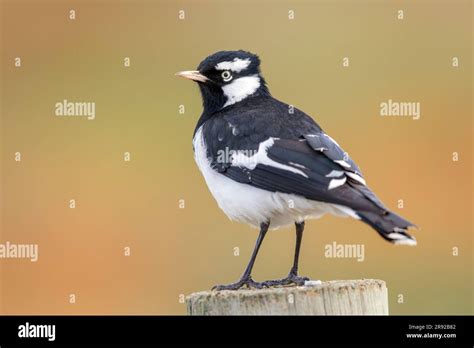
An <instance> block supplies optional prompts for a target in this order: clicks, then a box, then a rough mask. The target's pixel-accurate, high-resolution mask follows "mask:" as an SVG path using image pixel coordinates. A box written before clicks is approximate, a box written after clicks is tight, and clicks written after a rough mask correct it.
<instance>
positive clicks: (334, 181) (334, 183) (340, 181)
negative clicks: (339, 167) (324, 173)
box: [328, 176, 347, 190]
mask: <svg viewBox="0 0 474 348" xmlns="http://www.w3.org/2000/svg"><path fill="white" fill-rule="evenodd" d="M346 180H347V177H345V176H344V177H343V178H342V179H332V180H331V181H330V182H329V186H328V190H332V189H335V188H336V187H339V186H342V185H344V184H345V183H346Z"/></svg>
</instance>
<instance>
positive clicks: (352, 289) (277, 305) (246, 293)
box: [186, 279, 388, 315]
mask: <svg viewBox="0 0 474 348" xmlns="http://www.w3.org/2000/svg"><path fill="white" fill-rule="evenodd" d="M186 304H187V311H188V314H189V315H388V294H387V287H386V285H385V282H384V281H382V280H377V279H362V280H334V281H326V282H322V283H321V282H319V283H316V282H309V283H307V285H305V286H293V287H275V288H266V289H259V290H256V289H245V290H237V291H229V290H224V291H203V292H197V293H193V294H191V295H189V296H188V297H187V298H186Z"/></svg>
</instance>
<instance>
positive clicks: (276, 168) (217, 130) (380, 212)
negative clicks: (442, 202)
mask: <svg viewBox="0 0 474 348" xmlns="http://www.w3.org/2000/svg"><path fill="white" fill-rule="evenodd" d="M177 75H178V76H181V77H184V78H187V79H190V80H193V81H196V82H197V83H198V85H199V88H200V90H201V94H202V100H203V108H204V111H203V113H202V115H201V117H200V118H199V121H198V123H197V125H196V129H195V131H194V138H193V146H194V153H195V160H196V162H197V165H198V167H199V169H200V170H201V172H202V174H203V176H204V179H205V180H206V183H207V185H208V187H209V190H210V191H211V193H212V195H213V196H214V198H215V199H216V201H217V204H218V205H219V207H220V208H221V209H222V210H223V211H224V212H225V214H226V215H227V216H228V217H229V218H230V219H232V220H236V221H240V222H245V223H248V224H250V225H252V226H255V227H257V228H260V233H259V236H258V239H257V242H256V245H255V248H254V251H253V254H252V257H251V259H250V262H249V263H248V266H247V268H246V269H245V272H244V274H243V275H242V277H241V279H240V280H239V281H238V282H236V283H233V284H229V285H218V286H215V287H214V289H217V290H236V289H239V288H241V287H242V286H247V287H249V288H250V287H253V288H262V287H266V286H273V285H289V284H296V285H303V284H304V283H305V281H306V280H308V278H307V277H300V276H298V258H299V252H300V245H301V239H302V236H303V230H304V222H305V220H307V219H314V218H319V217H321V216H322V215H324V214H326V213H331V214H334V215H338V216H349V217H352V218H354V219H358V220H361V221H363V222H365V223H366V224H368V225H370V226H371V227H372V228H373V229H375V230H376V231H377V232H378V233H379V234H380V236H382V237H383V238H384V239H385V240H387V241H389V242H392V243H394V244H407V245H416V240H415V238H413V237H412V236H410V235H409V234H408V233H407V229H408V228H409V227H412V226H414V225H413V224H412V223H410V222H409V221H407V220H405V219H404V218H402V217H400V216H398V215H397V214H395V213H393V212H391V211H390V210H388V209H387V208H386V207H385V206H384V204H383V203H382V202H381V201H380V200H379V199H378V198H377V196H376V195H375V194H374V193H373V192H372V191H371V190H370V189H369V187H368V186H367V184H366V182H365V179H364V177H363V176H362V173H361V171H360V169H359V167H358V166H357V165H356V164H355V163H354V161H353V160H352V159H351V158H350V157H349V156H348V155H347V153H346V152H345V151H344V150H343V149H342V148H341V147H340V146H339V145H338V143H336V141H335V140H333V139H332V138H331V137H330V136H329V135H327V134H326V133H325V132H324V131H323V130H322V129H321V127H320V126H319V125H318V124H317V123H316V122H315V121H314V120H313V119H312V118H311V117H309V116H308V115H306V114H305V113H304V112H302V111H300V110H298V109H296V108H293V107H292V106H290V105H288V104H285V103H283V102H281V101H279V100H277V99H275V98H273V97H272V96H271V94H270V92H269V90H268V88H267V85H266V83H265V80H264V78H263V77H262V74H261V72H260V59H259V58H258V56H256V55H255V54H252V53H249V52H245V51H241V50H240V51H221V52H217V53H215V54H213V55H211V56H209V57H207V58H206V59H204V60H203V61H202V62H201V64H199V66H198V68H197V70H194V71H182V72H179V73H177ZM293 223H294V224H295V225H296V247H295V256H294V263H293V267H292V268H291V270H290V273H289V274H288V276H287V277H286V278H284V279H280V280H270V281H266V282H256V281H254V280H253V279H252V277H251V272H252V267H253V265H254V262H255V258H256V256H257V253H258V250H259V248H260V245H261V244H262V241H263V239H264V237H265V235H266V233H267V231H268V230H269V229H276V228H279V227H282V226H287V225H289V224H293Z"/></svg>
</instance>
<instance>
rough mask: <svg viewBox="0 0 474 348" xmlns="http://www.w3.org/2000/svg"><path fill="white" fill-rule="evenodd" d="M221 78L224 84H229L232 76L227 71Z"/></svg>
mask: <svg viewBox="0 0 474 348" xmlns="http://www.w3.org/2000/svg"><path fill="white" fill-rule="evenodd" d="M221 76H222V79H223V80H224V81H225V82H229V81H230V80H232V74H231V73H230V71H229V70H225V71H223V72H222V74H221Z"/></svg>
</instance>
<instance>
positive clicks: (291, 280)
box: [262, 273, 309, 287]
mask: <svg viewBox="0 0 474 348" xmlns="http://www.w3.org/2000/svg"><path fill="white" fill-rule="evenodd" d="M307 280H309V278H308V277H300V276H298V275H296V274H294V273H290V274H288V276H287V277H286V278H283V279H277V280H267V281H264V282H262V284H263V285H264V286H265V287H272V286H285V285H296V286H303V285H304V283H305V282H306V281H307Z"/></svg>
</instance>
